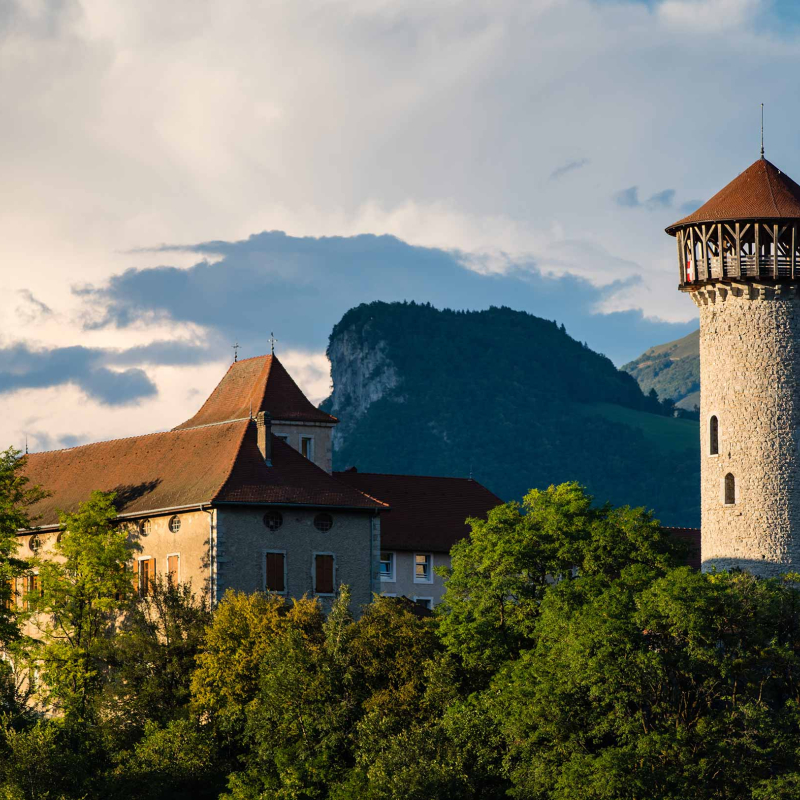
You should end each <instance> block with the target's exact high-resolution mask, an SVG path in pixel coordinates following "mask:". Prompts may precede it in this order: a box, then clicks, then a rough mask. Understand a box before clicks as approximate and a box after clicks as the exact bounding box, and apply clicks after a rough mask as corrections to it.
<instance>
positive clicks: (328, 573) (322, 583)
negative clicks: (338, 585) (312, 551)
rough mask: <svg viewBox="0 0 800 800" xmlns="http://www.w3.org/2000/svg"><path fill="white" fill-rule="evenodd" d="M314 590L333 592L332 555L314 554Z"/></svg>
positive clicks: (318, 592) (326, 592)
mask: <svg viewBox="0 0 800 800" xmlns="http://www.w3.org/2000/svg"><path fill="white" fill-rule="evenodd" d="M314 591H315V592H316V593H317V594H333V556H332V555H327V554H322V553H319V554H317V555H315V556H314Z"/></svg>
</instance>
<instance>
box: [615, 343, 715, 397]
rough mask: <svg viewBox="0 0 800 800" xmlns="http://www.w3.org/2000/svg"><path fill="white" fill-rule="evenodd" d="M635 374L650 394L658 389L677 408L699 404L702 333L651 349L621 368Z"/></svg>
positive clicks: (660, 395) (659, 394) (644, 389)
mask: <svg viewBox="0 0 800 800" xmlns="http://www.w3.org/2000/svg"><path fill="white" fill-rule="evenodd" d="M622 369H624V370H625V371H626V372H629V373H630V374H631V375H633V377H634V378H636V380H637V381H638V382H639V386H641V387H642V391H643V392H645V393H647V392H649V391H650V390H651V389H655V390H656V392H657V394H658V396H659V398H660V399H661V400H667V399H669V400H673V401H674V402H675V405H676V406H678V408H685V409H687V410H690V411H691V410H692V409H693V408H694V407H695V406H699V405H700V331H695V332H694V333H690V334H689V335H688V336H684V337H683V339H677V340H676V341H674V342H667V343H666V344H660V345H658V346H657V347H651V348H650V349H649V350H648V351H647V352H645V353H643V354H642V355H640V356H639V358H637V359H635V360H634V361H631V362H630V364H625V366H624V367H623V368H622Z"/></svg>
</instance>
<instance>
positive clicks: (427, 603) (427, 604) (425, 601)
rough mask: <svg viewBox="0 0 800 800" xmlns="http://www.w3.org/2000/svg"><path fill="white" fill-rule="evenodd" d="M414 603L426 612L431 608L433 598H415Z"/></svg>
mask: <svg viewBox="0 0 800 800" xmlns="http://www.w3.org/2000/svg"><path fill="white" fill-rule="evenodd" d="M414 602H415V603H418V604H419V605H421V606H422V607H423V608H427V609H428V610H430V609H432V608H433V598H432V597H415V598H414Z"/></svg>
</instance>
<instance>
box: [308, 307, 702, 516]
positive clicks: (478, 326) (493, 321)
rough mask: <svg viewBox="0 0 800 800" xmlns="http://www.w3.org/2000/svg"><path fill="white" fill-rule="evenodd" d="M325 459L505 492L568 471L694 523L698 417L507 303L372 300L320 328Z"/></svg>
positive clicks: (596, 489) (519, 491) (615, 495)
mask: <svg viewBox="0 0 800 800" xmlns="http://www.w3.org/2000/svg"><path fill="white" fill-rule="evenodd" d="M328 356H329V358H330V361H331V372H332V378H333V387H334V388H333V393H332V394H331V396H330V397H329V398H328V399H327V400H326V401H325V402H324V403H323V404H322V406H321V407H322V408H323V409H324V410H325V411H327V412H329V413H331V414H334V415H335V416H337V417H338V418H339V419H340V420H341V422H340V424H339V426H338V430H337V431H336V433H335V435H334V466H335V468H336V469H345V468H347V467H350V466H357V467H358V468H359V469H361V470H364V471H370V472H397V473H406V474H422V475H449V476H467V475H470V474H473V475H474V477H475V479H476V480H479V481H480V482H481V483H483V484H485V485H486V486H488V487H489V488H490V489H491V490H492V491H494V492H495V493H496V494H498V495H499V496H500V497H503V498H505V499H509V500H510V499H519V498H521V497H522V496H523V495H524V494H525V493H526V492H527V491H528V490H529V489H531V488H533V487H537V488H544V487H547V486H549V485H550V484H553V483H561V482H563V481H568V480H578V481H580V482H581V483H583V484H584V485H585V486H586V487H587V488H588V489H589V491H590V492H591V493H592V494H594V495H595V497H596V498H597V500H598V501H606V500H609V501H611V502H613V503H615V504H623V503H629V504H632V505H643V506H646V507H648V508H651V509H654V510H655V512H656V515H657V516H658V518H659V519H661V520H662V522H664V523H665V524H668V525H692V526H694V525H697V524H698V523H699V505H700V497H699V492H700V479H699V467H700V465H699V453H698V438H699V437H698V423H697V422H695V421H692V420H687V419H677V418H675V417H673V416H671V415H670V416H667V415H665V414H667V413H669V411H668V410H667V409H665V407H664V406H663V405H661V404H659V403H658V401H657V400H655V399H653V398H652V397H648V396H646V395H645V394H644V393H643V392H642V390H641V389H640V388H639V385H638V384H637V383H636V381H635V380H634V378H633V377H632V376H631V375H629V374H628V373H626V372H623V371H621V370H618V369H617V368H616V367H615V366H614V365H613V363H612V362H611V361H610V360H609V359H608V358H606V357H605V356H602V355H600V354H598V353H595V352H594V351H592V350H590V349H589V348H588V347H587V346H586V345H584V344H582V343H581V342H578V341H576V340H575V339H573V338H571V337H570V336H569V335H568V334H567V333H566V331H565V330H564V327H563V326H560V327H559V326H558V325H557V324H556V323H554V322H550V321H548V320H544V319H540V318H538V317H534V316H532V315H530V314H526V313H524V312H520V311H513V310H511V309H508V308H491V309H489V310H488V311H449V310H442V311H440V310H437V309H436V308H433V307H431V306H430V305H417V304H415V303H378V302H376V303H370V304H365V305H361V306H358V307H357V308H354V309H351V310H350V311H348V312H347V313H346V314H345V315H344V317H342V319H341V321H340V322H339V323H337V325H336V326H335V327H334V329H333V332H332V333H331V336H330V342H329V346H328Z"/></svg>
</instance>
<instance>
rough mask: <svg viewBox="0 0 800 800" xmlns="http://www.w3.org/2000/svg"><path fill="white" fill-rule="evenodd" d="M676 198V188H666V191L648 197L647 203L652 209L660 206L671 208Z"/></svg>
mask: <svg viewBox="0 0 800 800" xmlns="http://www.w3.org/2000/svg"><path fill="white" fill-rule="evenodd" d="M674 200H675V190H674V189H664V191H662V192H656V194H654V195H651V196H650V197H648V198H647V202H646V203H645V205H646V206H647V208H649V209H651V210H652V209H658V208H671V207H672V203H673V201H674Z"/></svg>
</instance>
